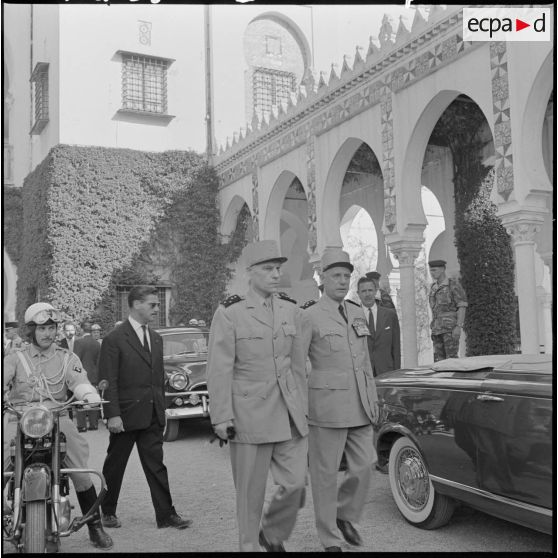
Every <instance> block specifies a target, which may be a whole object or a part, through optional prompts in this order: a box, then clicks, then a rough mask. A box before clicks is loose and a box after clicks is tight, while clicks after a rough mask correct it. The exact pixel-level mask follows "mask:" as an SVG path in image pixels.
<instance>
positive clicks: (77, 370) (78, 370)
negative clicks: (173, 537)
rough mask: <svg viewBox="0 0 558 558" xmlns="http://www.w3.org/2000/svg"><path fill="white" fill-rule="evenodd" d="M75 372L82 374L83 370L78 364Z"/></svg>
mask: <svg viewBox="0 0 558 558" xmlns="http://www.w3.org/2000/svg"><path fill="white" fill-rule="evenodd" d="M74 372H77V373H78V374H80V373H81V368H80V367H79V366H78V365H77V364H76V366H74Z"/></svg>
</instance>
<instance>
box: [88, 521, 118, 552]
mask: <svg viewBox="0 0 558 558" xmlns="http://www.w3.org/2000/svg"><path fill="white" fill-rule="evenodd" d="M87 527H88V529H89V539H90V540H91V542H92V543H93V544H94V545H95V546H96V547H97V548H100V549H101V550H109V549H110V548H112V546H113V544H114V543H113V542H112V539H111V538H110V536H109V535H107V533H105V531H104V530H103V525H102V524H101V520H100V519H97V521H94V522H92V523H88V524H87Z"/></svg>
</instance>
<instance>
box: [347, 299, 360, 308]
mask: <svg viewBox="0 0 558 558" xmlns="http://www.w3.org/2000/svg"><path fill="white" fill-rule="evenodd" d="M345 302H350V303H351V304H354V305H355V306H360V304H359V303H358V302H355V301H354V300H351V299H350V298H346V299H345Z"/></svg>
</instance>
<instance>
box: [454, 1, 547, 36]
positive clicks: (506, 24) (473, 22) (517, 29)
mask: <svg viewBox="0 0 558 558" xmlns="http://www.w3.org/2000/svg"><path fill="white" fill-rule="evenodd" d="M551 23H552V20H551V15H550V8H509V7H508V8H506V7H502V8H464V9H463V40H464V41H550V26H551Z"/></svg>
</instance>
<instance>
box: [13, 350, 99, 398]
mask: <svg viewBox="0 0 558 558" xmlns="http://www.w3.org/2000/svg"><path fill="white" fill-rule="evenodd" d="M21 359H24V360H25V362H26V363H27V366H26V365H24V364H23V362H22V360H21ZM29 373H30V375H32V376H35V377H43V378H44V381H46V385H47V386H48V390H49V392H50V394H51V396H52V398H53V399H55V400H57V401H66V399H67V390H68V389H70V390H72V391H73V392H75V393H76V397H78V398H81V397H83V396H84V395H85V394H87V393H96V391H95V389H94V388H93V386H91V384H90V382H89V380H88V379H87V374H86V373H85V370H84V369H83V366H82V364H81V362H80V360H79V358H78V357H77V356H76V355H75V354H74V353H72V352H70V351H68V349H63V348H62V347H59V346H58V345H56V344H55V343H53V344H52V345H51V346H50V347H49V349H48V350H46V351H39V349H38V348H37V347H36V346H35V345H33V344H29V345H25V347H24V348H23V349H21V350H20V351H17V352H14V353H11V354H9V355H7V356H6V357H5V358H4V363H3V371H2V379H3V389H4V393H6V392H8V391H9V392H10V397H11V398H12V399H14V400H17V399H22V400H25V401H39V400H40V399H41V397H40V394H39V391H37V390H36V389H34V387H33V385H34V383H35V381H30V380H29ZM43 385H44V384H43ZM43 398H44V395H43ZM50 404H51V403H50V402H49V401H48V400H47V401H45V405H47V406H49V405H50Z"/></svg>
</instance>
